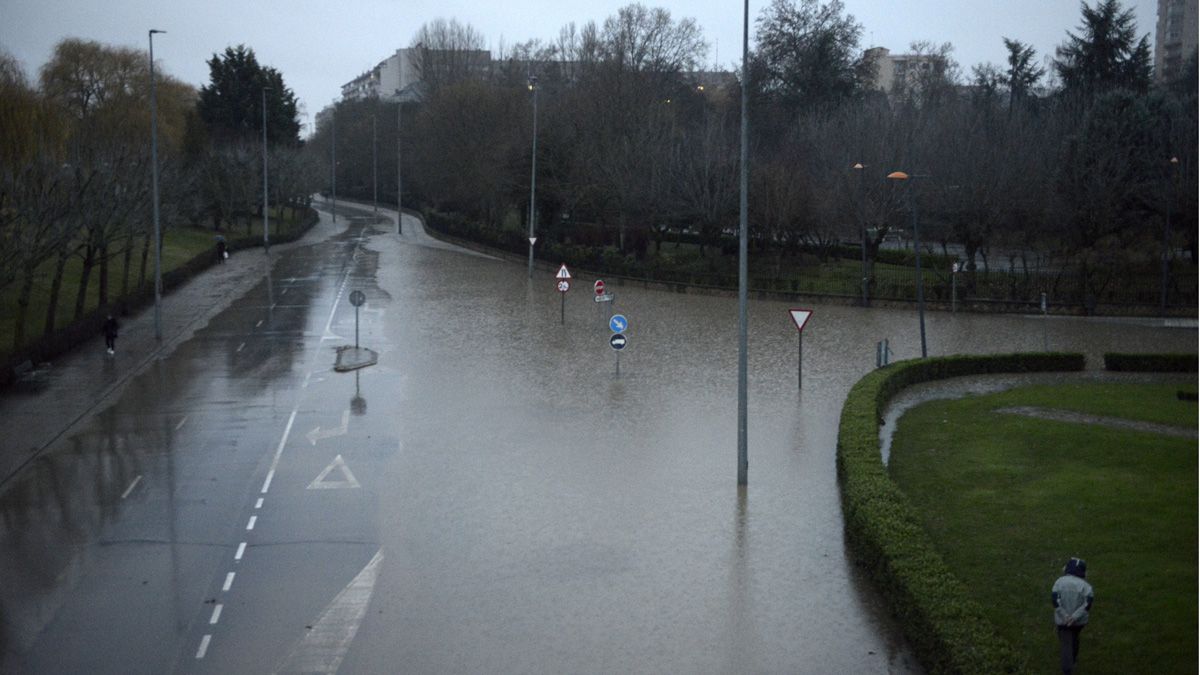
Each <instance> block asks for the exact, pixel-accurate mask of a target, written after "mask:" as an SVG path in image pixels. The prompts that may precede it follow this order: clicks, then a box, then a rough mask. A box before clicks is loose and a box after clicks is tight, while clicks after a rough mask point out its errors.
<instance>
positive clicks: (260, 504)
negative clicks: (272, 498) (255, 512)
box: [254, 497, 263, 509]
mask: <svg viewBox="0 0 1200 675" xmlns="http://www.w3.org/2000/svg"><path fill="white" fill-rule="evenodd" d="M262 505H263V498H262V497H259V498H258V501H257V502H254V508H256V509H261V508H262Z"/></svg>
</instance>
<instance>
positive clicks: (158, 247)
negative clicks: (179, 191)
mask: <svg viewBox="0 0 1200 675" xmlns="http://www.w3.org/2000/svg"><path fill="white" fill-rule="evenodd" d="M166 32H167V31H165V30H158V29H155V28H151V29H150V176H151V180H152V182H153V185H154V339H155V340H161V339H162V229H161V228H160V227H159V224H158V91H157V88H156V86H155V82H154V34H155V33H166Z"/></svg>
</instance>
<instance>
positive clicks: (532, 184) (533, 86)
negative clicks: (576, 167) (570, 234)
mask: <svg viewBox="0 0 1200 675" xmlns="http://www.w3.org/2000/svg"><path fill="white" fill-rule="evenodd" d="M537 84H538V79H537V75H530V76H529V91H532V92H533V168H531V169H530V170H529V278H530V279H532V278H533V242H534V241H535V238H534V231H533V221H534V214H535V213H536V210H535V209H534V197H535V196H536V195H537V118H538V114H537V100H538V86H537Z"/></svg>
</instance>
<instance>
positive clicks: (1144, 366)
mask: <svg viewBox="0 0 1200 675" xmlns="http://www.w3.org/2000/svg"><path fill="white" fill-rule="evenodd" d="M1104 369H1105V370H1114V371H1121V372H1130V373H1194V372H1196V371H1197V370H1200V357H1197V355H1196V354H1118V353H1114V352H1109V353H1106V354H1105V355H1104Z"/></svg>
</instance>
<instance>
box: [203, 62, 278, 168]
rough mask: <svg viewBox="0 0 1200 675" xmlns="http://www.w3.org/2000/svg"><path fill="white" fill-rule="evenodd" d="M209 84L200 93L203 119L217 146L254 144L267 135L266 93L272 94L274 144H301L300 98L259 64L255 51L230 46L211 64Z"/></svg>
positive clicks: (275, 73) (270, 131)
mask: <svg viewBox="0 0 1200 675" xmlns="http://www.w3.org/2000/svg"><path fill="white" fill-rule="evenodd" d="M208 68H209V73H210V80H211V82H210V84H208V85H206V86H204V87H201V88H200V100H199V101H198V102H197V104H196V108H197V111H198V112H199V114H200V119H201V120H203V121H204V124H205V126H206V127H207V128H208V132H209V135H210V137H211V138H212V139H213V140H214V141H217V142H232V141H245V140H253V139H254V138H256V137H259V136H261V134H262V124H263V107H262V105H263V98H262V96H263V88H264V87H265V88H266V90H267V92H266V95H267V98H266V103H267V139H268V141H269V142H270V143H272V144H286V145H296V144H298V143H299V134H300V122H299V121H297V119H296V96H295V94H294V93H292V90H291V89H289V88H288V87H287V86H286V85H285V84H284V82H283V75H282V74H280V72H279V71H277V70H275V69H274V68H270V67H263V66H261V65H259V63H258V59H257V58H256V57H255V55H254V50H253V49H249V48H247V47H246V46H245V45H238V46H237V47H227V48H226V49H225V52H224V54H221V55H217V54H213V57H212V58H211V59H210V60H209V61H208Z"/></svg>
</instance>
